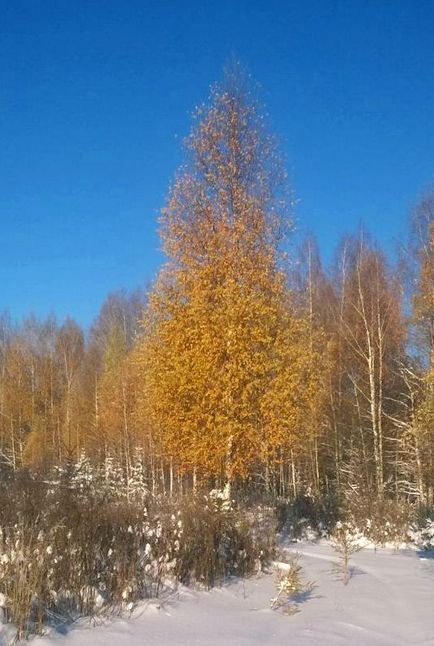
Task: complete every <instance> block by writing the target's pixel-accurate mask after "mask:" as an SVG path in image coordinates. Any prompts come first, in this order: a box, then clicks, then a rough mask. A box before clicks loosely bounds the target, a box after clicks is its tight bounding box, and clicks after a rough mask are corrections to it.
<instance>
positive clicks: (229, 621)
mask: <svg viewBox="0 0 434 646" xmlns="http://www.w3.org/2000/svg"><path fill="white" fill-rule="evenodd" d="M286 551H287V552H291V553H293V552H294V551H297V552H298V553H299V554H300V555H301V564H302V566H303V572H304V575H305V577H306V579H310V580H312V581H314V582H315V584H316V585H315V588H314V590H313V592H312V593H311V595H310V597H309V598H307V599H305V600H303V601H302V602H301V603H300V604H299V606H298V608H299V612H298V613H297V614H295V615H293V616H287V615H283V614H281V613H280V612H278V611H274V610H270V599H271V598H272V597H273V596H275V583H274V576H273V575H272V574H270V575H266V574H261V575H260V576H257V577H253V578H251V579H248V580H245V581H236V582H232V583H228V584H227V585H225V586H223V587H221V588H216V589H213V590H211V591H210V592H204V591H191V590H187V589H185V588H183V589H181V591H180V592H178V593H176V594H173V595H172V596H171V597H169V598H168V599H166V600H165V601H164V602H155V601H153V602H150V603H143V604H142V605H141V606H140V607H139V608H138V609H137V610H136V611H135V613H134V616H132V617H130V618H123V619H119V618H113V619H98V620H97V625H96V626H94V625H92V626H91V625H90V624H89V622H84V621H83V622H79V623H77V624H75V625H74V626H72V627H70V628H69V629H68V631H67V633H66V634H64V633H62V631H58V632H55V631H51V633H50V634H48V635H46V636H45V637H42V638H37V639H34V640H32V641H33V644H34V646H56V645H57V646H135V645H136V644H137V645H139V644H140V645H142V644H149V645H150V646H166V645H171V646H172V645H185V646H187V645H191V644H210V645H212V646H214V645H215V646H217V645H218V646H250V645H252V646H253V645H259V644H261V645H262V644H297V645H301V646H303V645H306V646H307V645H309V646H311V645H314V644H315V645H321V646H325V645H327V644H351V645H352V646H353V645H354V646H359V645H360V646H361V645H363V646H368V645H371V644H373V645H375V644H390V645H391V646H392V645H393V646H400V645H404V644H405V645H406V646H418V645H419V646H422V645H428V644H433V645H434V610H433V608H434V560H433V559H430V558H423V556H421V555H420V554H418V553H417V552H415V551H408V552H399V553H396V552H394V551H393V550H388V549H383V550H378V551H374V550H372V549H365V550H363V551H361V552H359V553H357V554H355V555H354V556H353V557H352V563H353V566H354V568H353V575H352V578H351V580H350V582H349V584H348V585H347V586H344V585H343V584H342V582H341V581H339V580H338V579H337V575H336V574H335V573H334V572H333V571H332V570H333V563H334V562H335V561H336V554H335V552H334V551H333V549H332V548H331V547H330V546H329V545H328V544H326V543H324V542H323V543H320V544H316V543H308V542H304V543H298V544H297V545H296V547H292V546H291V547H289V548H288V549H287V550H286ZM3 634H4V638H3V643H2V642H1V636H0V644H1V646H5V645H6V644H7V640H6V635H5V633H3Z"/></svg>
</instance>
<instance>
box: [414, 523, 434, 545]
mask: <svg viewBox="0 0 434 646" xmlns="http://www.w3.org/2000/svg"><path fill="white" fill-rule="evenodd" d="M408 536H409V539H410V540H411V541H412V543H414V544H415V545H416V546H417V547H418V548H419V549H421V550H426V551H432V550H434V520H432V519H431V518H427V519H426V520H425V522H424V523H423V524H422V525H418V524H416V523H415V524H414V525H412V526H411V528H410V529H409V531H408Z"/></svg>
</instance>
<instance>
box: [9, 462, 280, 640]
mask: <svg viewBox="0 0 434 646" xmlns="http://www.w3.org/2000/svg"><path fill="white" fill-rule="evenodd" d="M113 474H114V476H113V479H116V481H117V482H118V483H119V489H118V490H116V488H114V487H113V486H112V482H113V479H112V475H113ZM138 480H139V484H140V478H138ZM130 484H131V483H130ZM127 487H128V483H125V487H123V485H122V482H121V480H120V472H119V470H118V469H117V466H116V465H115V464H113V463H110V462H109V464H107V463H106V464H104V465H103V468H102V469H94V468H93V467H92V466H91V465H90V463H88V462H87V460H86V459H85V456H82V457H81V458H80V460H79V463H78V468H72V467H71V465H69V466H68V468H67V469H64V470H58V471H57V473H56V475H55V477H54V478H47V479H46V480H42V479H41V478H36V477H31V476H30V475H26V476H23V477H21V476H19V477H17V478H16V479H15V480H12V481H11V482H9V483H3V484H1V485H0V499H1V500H2V501H5V504H4V505H2V506H1V507H0V598H2V599H3V607H4V614H5V616H6V619H7V620H8V621H10V622H12V623H13V624H15V625H16V626H17V628H18V632H19V635H20V636H22V635H25V634H26V633H29V632H35V631H39V630H40V629H41V627H42V626H43V624H44V622H46V621H52V620H54V619H56V618H62V621H63V620H65V618H66V619H73V618H75V617H77V616H80V615H83V614H86V615H91V614H94V613H96V612H100V611H101V610H103V609H105V608H106V609H110V608H111V609H113V608H121V607H123V606H125V605H126V606H127V607H132V605H133V604H134V603H135V602H136V601H137V600H139V599H142V598H150V597H156V596H158V595H159V594H160V593H161V591H162V590H164V589H166V588H168V587H169V586H170V587H173V586H174V585H175V584H176V581H182V582H185V583H191V582H197V583H200V584H203V585H206V586H211V585H213V584H214V583H215V582H216V581H218V580H221V579H223V578H224V577H226V576H230V575H235V574H236V575H240V576H244V575H247V574H250V573H252V572H254V571H255V570H256V569H257V567H258V563H259V562H264V561H266V560H267V558H268V557H269V555H270V552H271V550H272V547H270V541H269V537H268V535H267V536H266V539H263V538H262V534H261V531H260V528H256V530H255V531H254V532H253V531H252V524H251V520H250V518H249V517H247V516H246V515H245V514H242V513H241V512H240V511H237V510H236V509H234V508H230V507H229V508H228V506H227V505H222V504H221V501H220V500H219V499H217V500H216V499H215V498H212V497H209V496H205V497H203V496H202V497H201V496H197V497H194V498H193V497H192V498H188V497H183V498H181V499H179V500H178V501H174V500H168V499H165V498H163V497H159V498H157V497H151V496H150V495H149V494H147V493H146V492H145V490H142V491H141V493H140V495H138V494H137V495H134V497H133V496H132V492H131V488H130V490H129V491H128V493H127V494H126V493H125V490H126V489H127Z"/></svg>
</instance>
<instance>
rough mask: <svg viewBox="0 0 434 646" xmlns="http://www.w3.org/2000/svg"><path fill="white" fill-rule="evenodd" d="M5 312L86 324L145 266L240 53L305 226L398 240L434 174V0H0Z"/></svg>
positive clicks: (324, 240) (137, 281) (327, 240)
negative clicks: (199, 114)
mask: <svg viewBox="0 0 434 646" xmlns="http://www.w3.org/2000/svg"><path fill="white" fill-rule="evenodd" d="M0 9H1V11H0V106H1V109H0V220H1V229H0V231H1V247H0V249H1V252H0V309H3V308H9V309H10V311H11V313H12V315H13V316H14V317H16V318H19V317H21V316H23V315H24V314H25V313H28V312H30V311H34V312H35V313H36V314H37V315H40V316H44V315H45V314H47V313H48V312H50V311H54V312H55V313H56V314H57V315H58V316H59V317H60V318H61V317H63V316H65V315H66V314H71V315H73V316H74V317H76V318H77V320H78V321H79V322H81V323H82V324H84V325H88V324H89V323H90V322H91V320H92V319H93V317H94V316H95V315H96V314H97V311H98V309H99V307H100V304H101V302H102V301H103V299H104V298H105V296H106V295H107V293H108V292H109V291H112V290H114V289H117V288H120V287H126V288H134V287H136V286H138V285H143V284H146V283H147V282H149V281H150V280H152V278H153V277H154V276H155V274H156V272H157V270H158V267H159V265H160V263H161V261H162V257H161V254H160V253H159V241H158V237H157V233H156V216H157V212H158V209H159V208H160V207H161V206H162V204H163V202H164V196H165V194H166V191H167V187H168V184H169V182H170V180H171V178H172V177H173V174H174V172H175V170H176V167H177V165H178V164H179V162H180V159H181V146H180V145H181V141H182V137H183V136H184V135H186V134H187V133H188V130H189V126H190V113H191V110H192V109H193V107H194V106H195V105H196V104H197V103H199V102H200V101H202V100H203V99H204V98H205V97H206V96H207V93H208V86H209V84H210V83H211V82H213V81H214V80H216V79H218V78H219V77H220V75H221V70H222V67H223V66H224V64H225V62H226V61H227V59H228V58H229V57H230V56H231V54H234V53H235V55H236V56H237V57H238V58H239V59H240V60H241V61H242V62H243V63H244V64H245V66H246V67H247V68H248V69H249V71H250V72H251V73H252V75H253V77H254V78H255V79H256V80H258V81H259V82H260V83H261V84H262V86H263V88H264V93H263V94H264V99H265V101H266V103H267V107H268V111H269V114H270V124H271V127H272V129H273V130H274V131H275V132H276V133H277V134H278V136H279V137H280V139H281V142H282V148H283V150H284V152H285V154H286V156H287V159H288V170H289V172H290V175H291V177H292V184H293V187H294V190H295V193H296V196H297V198H298V199H299V200H300V202H299V205H298V207H297V218H298V226H299V228H300V229H303V230H310V231H312V232H314V233H315V234H316V235H317V236H318V239H319V242H320V245H321V248H322V250H323V253H324V256H325V257H326V258H329V257H330V256H331V254H332V250H333V247H334V245H335V244H336V241H337V240H338V238H339V236H340V234H341V233H342V232H344V231H348V230H352V229H354V228H357V226H358V223H359V222H360V220H363V221H364V222H365V224H366V226H367V228H368V229H370V230H371V232H372V233H373V234H374V236H375V237H377V238H378V240H379V241H380V243H382V244H384V245H385V246H386V249H387V250H388V251H391V250H392V249H393V246H394V244H395V242H396V240H397V239H399V238H400V237H402V236H403V233H404V232H405V230H406V218H407V213H408V210H409V207H410V206H411V205H412V204H413V203H414V201H415V200H416V199H417V197H418V195H419V194H420V192H421V191H422V190H423V189H424V188H425V187H426V186H427V185H428V184H429V183H431V182H432V180H433V179H434V2H432V1H428V0H417V1H412V0H406V1H399V0H343V1H341V2H338V1H331V0H330V1H328V0H317V1H316V2H313V1H309V0H305V1H302V0H297V1H295V0H281V1H280V2H278V1H275V0H261V1H255V0H231V1H229V0H218V1H217V0H215V1H214V2H207V1H206V0H200V1H197V2H196V1H192V0H171V1H164V0H160V1H149V0H148V1H146V0H141V1H138V0H116V1H112V0H104V1H102V0H101V1H99V0H95V1H91V0H86V1H84V0H12V1H11V0H7V1H6V0H0Z"/></svg>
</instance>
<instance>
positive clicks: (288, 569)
mask: <svg viewBox="0 0 434 646" xmlns="http://www.w3.org/2000/svg"><path fill="white" fill-rule="evenodd" d="M275 572H276V591H277V594H276V596H275V597H273V598H272V599H271V601H270V606H271V609H272V610H282V611H283V612H284V614H286V615H294V614H295V613H296V612H298V608H297V605H296V604H295V602H296V601H297V600H299V599H300V598H302V597H303V596H306V595H309V594H310V592H312V590H313V588H314V584H313V582H312V581H304V580H303V578H302V567H301V565H300V562H299V556H298V555H296V556H293V557H292V558H291V560H290V562H289V563H276V564H275Z"/></svg>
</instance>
